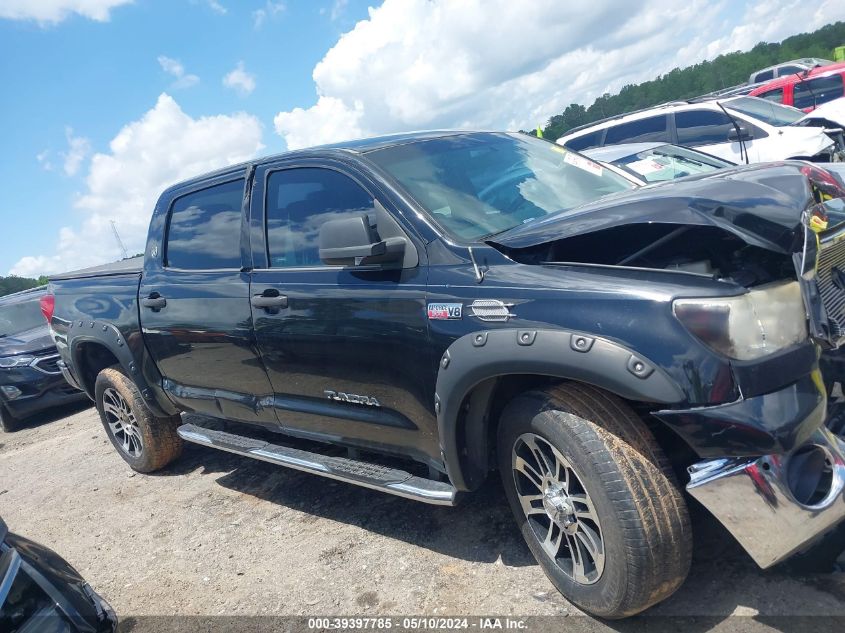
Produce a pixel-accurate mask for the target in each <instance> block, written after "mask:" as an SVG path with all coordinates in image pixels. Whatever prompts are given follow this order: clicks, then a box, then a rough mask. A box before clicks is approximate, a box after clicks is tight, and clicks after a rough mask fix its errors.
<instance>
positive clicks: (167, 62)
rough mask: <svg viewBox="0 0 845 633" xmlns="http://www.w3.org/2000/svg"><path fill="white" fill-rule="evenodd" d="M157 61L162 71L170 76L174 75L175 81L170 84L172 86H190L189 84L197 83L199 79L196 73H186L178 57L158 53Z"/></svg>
mask: <svg viewBox="0 0 845 633" xmlns="http://www.w3.org/2000/svg"><path fill="white" fill-rule="evenodd" d="M158 63H159V66H161V69H162V70H163V71H164V72H166V73H167V74H168V75H171V76H172V77H175V79H176V81H174V82H173V83H172V84H171V86H172V87H173V88H177V89H178V88H190V87H191V86H195V85H197V84H198V83H199V81H200V78H199V77H197V76H196V75H192V74H190V73H186V72H185V67H184V66H183V65H182V62H180V61H179V60H178V59H173V58H172V57H167V56H166V55H159V56H158Z"/></svg>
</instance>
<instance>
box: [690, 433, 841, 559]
mask: <svg viewBox="0 0 845 633" xmlns="http://www.w3.org/2000/svg"><path fill="white" fill-rule="evenodd" d="M689 474H690V482H689V484H688V485H687V491H688V492H689V493H690V494H691V495H692V496H693V497H694V498H695V499H696V500H698V501H699V502H701V504H702V505H704V506H705V507H706V508H707V509H708V510H709V511H710V512H711V513H712V514H713V515H714V516H715V517H716V518H717V519H719V521H720V522H721V523H722V524H723V525H724V526H725V527H726V528H727V529H728V530H729V531H730V533H731V534H733V536H734V537H735V538H736V539H737V541H739V543H740V545H742V546H743V548H744V549H745V550H746V551H747V552H748V553H749V554H750V555H751V557H752V558H753V559H754V562H756V563H757V564H758V565H759V566H760V567H762V568H763V569H765V568H767V567H771V566H772V565H775V564H777V563H779V562H781V561H783V560H785V559H786V558H788V557H789V556H791V555H792V554H795V553H797V552H800V551H802V550H804V549H806V548H807V547H808V546H810V545H812V543H813V542H814V541H815V540H816V539H818V538H820V537H821V536H823V535H824V534H825V533H826V532H828V531H830V530H831V529H833V528H834V527H835V526H836V525H838V524H839V523H840V522H841V521H842V520H843V518H845V496H843V489H845V442H843V441H842V440H841V439H839V438H838V437H836V436H835V435H834V434H833V433H831V432H830V431H829V430H828V429H827V428H825V427H821V428H820V429H818V430H817V431H816V432H815V433H814V434H813V436H812V437H811V438H810V439H809V440H808V441H807V442H806V443H805V444H804V445H803V446H801V447H800V448H798V449H796V450H795V451H792V452H791V453H789V454H786V455H765V456H763V457H758V458H724V459H712V460H708V461H704V462H699V463H697V464H695V465H693V466H691V467H690V468H689Z"/></svg>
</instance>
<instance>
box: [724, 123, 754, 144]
mask: <svg viewBox="0 0 845 633" xmlns="http://www.w3.org/2000/svg"><path fill="white" fill-rule="evenodd" d="M753 138H754V137H753V136H752V134H751V132H749V131H748V128H747V127H745V126H744V125H740V126H739V132H738V133H737V129H736V128H735V127H731V129H730V130H728V140H729V141H733V142H735V143H738V142H739V141H750V140H751V139H753Z"/></svg>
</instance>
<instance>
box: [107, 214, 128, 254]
mask: <svg viewBox="0 0 845 633" xmlns="http://www.w3.org/2000/svg"><path fill="white" fill-rule="evenodd" d="M111 230H112V231H113V232H114V239H116V240H117V245H118V246H119V247H120V251H121V252H122V253H123V259H126V258H128V257H129V253H127V252H126V247H125V246H124V245H123V240H122V239H120V233H118V232H117V225H116V224H115V223H114V220H111Z"/></svg>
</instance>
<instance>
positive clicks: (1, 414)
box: [0, 404, 21, 433]
mask: <svg viewBox="0 0 845 633" xmlns="http://www.w3.org/2000/svg"><path fill="white" fill-rule="evenodd" d="M20 423H21V421H20V420H19V419H18V418H16V417H15V416H13V415H12V414H11V413H9V410H8V409H7V408H6V407H5V406H3V405H2V404H0V431H3V432H4V433H11V432H12V431H17V430H18V428H19V427H20Z"/></svg>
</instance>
